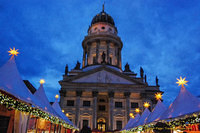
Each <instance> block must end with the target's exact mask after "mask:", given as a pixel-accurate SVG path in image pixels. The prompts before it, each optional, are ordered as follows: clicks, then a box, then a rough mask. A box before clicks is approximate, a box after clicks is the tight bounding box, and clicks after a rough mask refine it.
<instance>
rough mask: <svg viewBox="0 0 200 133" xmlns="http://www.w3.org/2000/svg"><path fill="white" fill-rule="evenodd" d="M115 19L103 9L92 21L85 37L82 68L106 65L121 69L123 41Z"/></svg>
mask: <svg viewBox="0 0 200 133" xmlns="http://www.w3.org/2000/svg"><path fill="white" fill-rule="evenodd" d="M117 33H118V32H117V28H116V27H115V23H114V20H113V18H112V17H111V16H110V15H109V14H107V13H106V12H105V11H104V5H103V9H102V11H101V12H100V13H98V14H97V15H96V16H94V18H93V19H92V22H91V25H90V27H89V29H88V35H87V36H85V38H84V40H83V42H82V47H83V61H82V67H83V68H84V67H87V66H91V65H98V64H106V65H112V66H115V67H117V68H119V69H121V64H122V63H121V50H122V46H123V44H122V41H121V39H120V37H118V35H117Z"/></svg>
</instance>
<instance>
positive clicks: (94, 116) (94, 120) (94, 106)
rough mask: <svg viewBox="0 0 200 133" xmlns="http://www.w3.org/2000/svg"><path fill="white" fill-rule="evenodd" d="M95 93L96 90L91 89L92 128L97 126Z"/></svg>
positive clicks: (96, 93)
mask: <svg viewBox="0 0 200 133" xmlns="http://www.w3.org/2000/svg"><path fill="white" fill-rule="evenodd" d="M97 95H98V92H97V91H93V92H92V96H93V118H92V121H93V123H92V126H93V128H92V129H95V128H96V127H97V125H96V124H97Z"/></svg>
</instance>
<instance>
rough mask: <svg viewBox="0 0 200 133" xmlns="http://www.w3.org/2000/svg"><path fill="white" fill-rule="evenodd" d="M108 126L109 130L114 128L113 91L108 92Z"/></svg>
mask: <svg viewBox="0 0 200 133" xmlns="http://www.w3.org/2000/svg"><path fill="white" fill-rule="evenodd" d="M108 95H109V116H110V117H109V120H110V121H109V128H110V130H114V129H113V119H114V118H113V109H114V100H113V99H114V92H109V93H108Z"/></svg>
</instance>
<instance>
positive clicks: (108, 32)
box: [59, 8, 161, 131]
mask: <svg viewBox="0 0 200 133" xmlns="http://www.w3.org/2000/svg"><path fill="white" fill-rule="evenodd" d="M82 48H83V59H82V65H81V63H79V62H77V64H76V66H75V67H74V69H72V70H70V71H68V66H67V65H66V68H65V74H64V75H63V79H62V80H61V81H59V83H60V85H61V90H60V106H61V108H62V109H63V110H64V111H65V113H66V115H67V116H68V117H69V119H70V120H71V121H72V122H73V123H74V124H75V125H76V126H77V127H78V128H80V129H81V128H82V127H83V126H88V127H90V128H91V129H98V130H101V131H111V130H112V131H113V130H120V129H122V128H123V127H124V126H125V125H126V124H127V122H128V120H129V118H130V113H134V114H135V109H136V108H139V109H140V110H144V108H143V103H144V102H149V103H150V105H151V106H150V109H152V108H153V107H154V106H155V103H156V102H155V98H154V95H155V93H157V92H161V91H160V89H159V85H158V79H157V78H156V85H155V86H151V85H149V84H148V83H147V81H146V75H145V74H144V71H143V69H142V68H140V74H139V76H137V74H136V73H134V72H133V71H132V70H131V69H130V68H129V65H128V63H127V64H126V65H125V69H123V68H122V60H121V52H122V48H123V42H122V41H121V39H120V37H119V36H118V31H117V27H116V25H115V22H114V20H113V18H112V17H111V16H110V15H109V14H107V13H106V12H105V11H104V8H103V10H102V11H101V12H100V13H98V14H97V15H96V16H94V18H93V19H92V22H91V25H90V27H89V29H88V34H87V35H86V36H85V38H84V40H83V41H82Z"/></svg>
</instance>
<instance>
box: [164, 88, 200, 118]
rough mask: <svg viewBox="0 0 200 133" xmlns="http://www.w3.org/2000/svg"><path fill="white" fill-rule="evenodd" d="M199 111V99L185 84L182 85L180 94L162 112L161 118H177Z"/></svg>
mask: <svg viewBox="0 0 200 133" xmlns="http://www.w3.org/2000/svg"><path fill="white" fill-rule="evenodd" d="M198 111H200V101H199V99H198V98H197V97H195V96H193V95H192V94H191V93H190V92H189V91H188V90H187V89H186V88H185V87H184V86H182V87H181V90H180V92H179V94H178V96H177V97H176V99H175V100H174V101H173V103H172V104H171V105H170V106H169V108H168V109H167V110H166V111H165V112H164V113H163V114H162V116H161V117H160V119H161V120H163V119H169V118H175V117H179V116H181V115H186V114H190V113H193V112H198Z"/></svg>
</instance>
